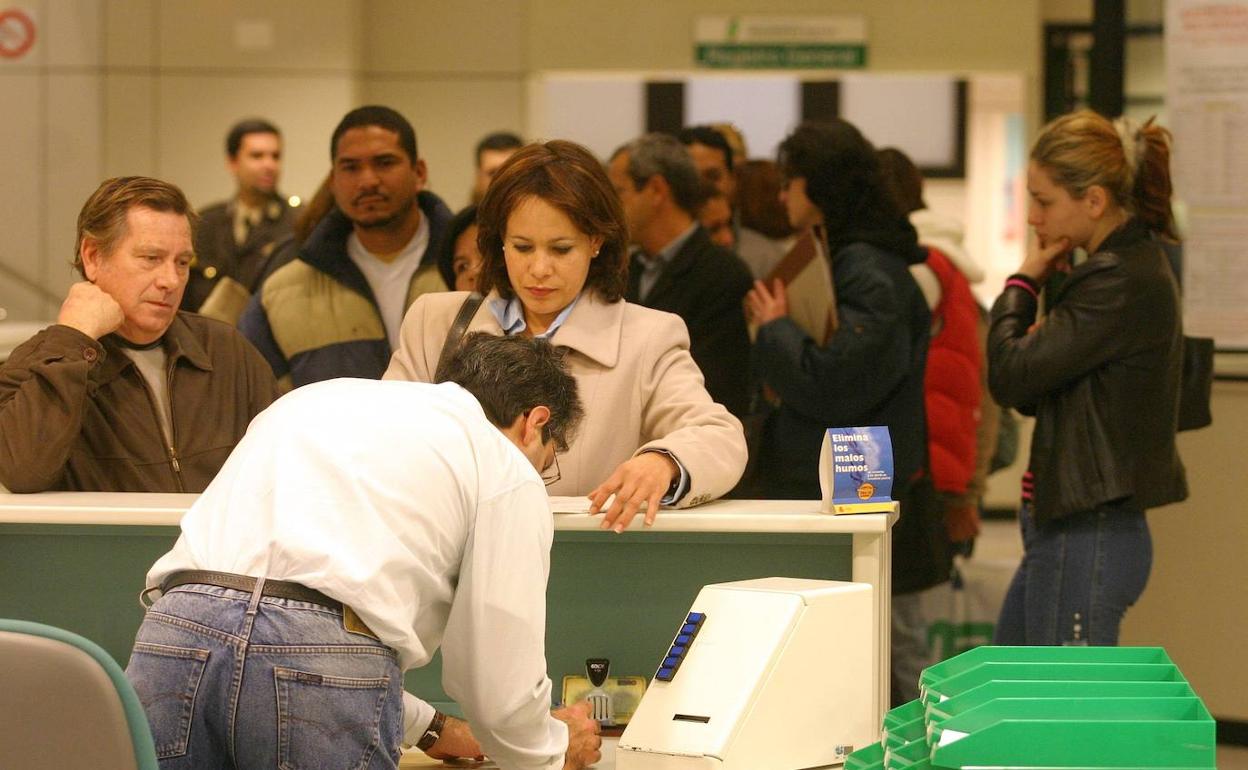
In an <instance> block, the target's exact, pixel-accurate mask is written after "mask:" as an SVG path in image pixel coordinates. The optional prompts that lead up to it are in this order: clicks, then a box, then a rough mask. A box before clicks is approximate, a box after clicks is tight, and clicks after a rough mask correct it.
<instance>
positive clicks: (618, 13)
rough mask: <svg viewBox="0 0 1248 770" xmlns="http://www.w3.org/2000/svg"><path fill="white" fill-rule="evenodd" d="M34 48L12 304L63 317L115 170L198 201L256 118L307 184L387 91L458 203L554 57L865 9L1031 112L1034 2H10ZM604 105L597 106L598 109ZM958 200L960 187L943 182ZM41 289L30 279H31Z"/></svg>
mask: <svg viewBox="0 0 1248 770" xmlns="http://www.w3.org/2000/svg"><path fill="white" fill-rule="evenodd" d="M9 5H15V6H18V7H21V8H25V9H28V10H29V11H30V12H31V13H32V15H33V16H34V17H35V19H36V21H37V22H38V25H39V32H38V35H39V38H38V42H37V43H36V45H35V48H34V49H33V50H32V51H31V52H30V54H28V55H27V56H26V57H24V58H23V59H21V60H18V61H9V60H0V104H3V105H4V107H5V109H4V113H5V118H4V120H2V121H0V168H3V169H4V176H3V179H4V182H3V184H0V233H3V234H4V235H3V237H0V308H4V310H5V312H7V314H8V315H9V317H10V318H15V319H39V318H45V319H46V318H51V317H54V316H55V313H56V309H57V307H58V306H59V300H60V297H61V296H62V295H63V293H64V291H65V289H66V288H67V286H68V285H69V283H71V282H72V280H73V274H72V273H71V271H70V270H69V269H68V268H67V267H66V264H67V262H68V261H69V259H70V257H71V256H72V249H73V239H74V238H73V236H74V220H75V218H76V216H77V212H78V209H79V207H80V206H81V204H82V202H83V201H84V200H85V199H86V197H87V195H88V194H89V193H90V192H91V190H92V189H94V187H95V186H96V185H97V184H98V183H99V181H101V180H102V179H103V178H105V177H107V176H112V175H118V174H153V175H157V176H161V177H164V178H167V179H169V180H170V181H173V182H175V183H177V184H179V185H180V186H182V187H183V189H184V190H185V191H186V192H187V195H188V196H189V197H190V199H191V201H192V203H194V204H196V205H204V204H207V203H210V202H212V201H214V200H217V199H220V198H222V197H225V196H226V195H228V194H229V193H230V192H231V180H230V178H229V176H228V175H227V174H226V172H225V170H224V167H223V163H224V157H223V156H224V151H223V148H222V143H223V139H224V134H225V132H226V130H227V129H228V127H229V125H230V124H231V123H233V122H234V121H235V120H237V119H239V118H241V117H244V116H248V115H261V116H264V117H268V118H270V119H271V120H273V121H274V122H276V123H277V124H278V125H279V126H281V127H282V128H283V131H284V133H285V138H286V168H285V174H284V181H283V184H282V187H283V189H284V191H285V192H287V193H289V194H297V195H301V196H305V197H306V196H307V195H308V194H310V193H311V192H312V191H314V190H315V189H316V186H317V185H318V184H319V182H320V180H321V178H322V177H323V175H324V174H325V173H326V171H327V170H328V142H329V135H330V133H331V132H332V130H333V126H334V124H335V123H336V122H337V120H338V118H340V117H341V115H342V114H343V113H344V112H346V110H348V109H349V108H351V107H353V106H356V105H358V104H362V103H367V102H383V103H388V104H391V105H393V106H395V107H397V108H398V109H399V110H401V111H402V112H404V114H406V115H407V116H408V117H409V118H410V119H411V120H412V122H413V124H414V125H415V126H416V129H417V134H418V137H419V142H420V151H421V154H422V155H423V156H424V157H425V158H426V160H427V162H428V164H429V168H430V183H431V186H432V188H433V189H434V190H435V191H436V192H438V193H440V194H441V195H442V196H443V197H444V198H446V200H447V202H448V203H449V204H450V205H451V206H452V207H458V206H460V205H462V204H463V203H465V202H466V200H467V197H468V190H469V186H470V179H471V174H472V166H473V157H472V150H473V147H474V146H475V144H476V142H477V140H478V139H479V138H480V137H481V136H482V135H483V134H485V133H487V132H489V131H493V130H498V129H509V130H513V131H522V130H523V129H524V127H525V126H526V125H527V115H526V109H527V108H526V83H527V80H528V78H529V76H530V75H531V74H532V73H535V72H538V71H543V70H552V69H579V70H585V69H597V70H601V69H627V70H634V71H635V70H663V69H673V68H679V69H688V68H690V67H692V65H693V44H692V30H693V23H694V19H695V18H696V17H697V16H698V15H701V14H722V13H745V12H755V13H757V12H764V13H859V14H862V15H864V16H865V17H866V19H867V23H868V36H869V67H870V69H872V70H875V71H933V70H937V71H943V72H948V71H951V70H954V71H963V72H972V71H1001V72H1017V73H1021V76H1022V83H1023V86H1022V90H1023V91H1024V92H1025V93H1024V94H1022V95H1021V96H1022V101H1023V103H1024V104H1025V105H1029V108H1028V109H1027V113H1028V115H1029V118H1030V119H1032V120H1033V121H1034V117H1035V114H1036V105H1037V103H1038V102H1037V99H1038V97H1037V95H1038V72H1039V68H1040V54H1039V50H1040V49H1039V46H1040V35H1039V29H1040V25H1041V16H1042V10H1041V5H1040V3H1039V1H1038V0H1012V1H1011V2H1009V3H1000V2H997V0H950V2H946V3H941V4H934V3H932V4H929V3H913V2H910V0H768V2H766V3H759V2H756V1H755V0H749V1H747V0H671V2H662V3H660V2H657V1H649V0H648V1H646V2H641V3H633V4H621V3H617V2H615V1H614V0H579V1H578V0H419V1H418V2H417V1H414V0H15V2H13V3H10V4H9ZM591 118H592V116H587V119H591ZM934 197H935V198H936V199H938V200H941V201H942V203H941V204H939V205H941V206H946V205H947V206H949V207H950V208H951V209H957V208H964V207H959V206H958V204H957V202H956V199H957V197H958V196H957V195H956V194H955V195H953V196H952V199H951V198H950V196H943V197H942V196H940V195H936V196H934ZM28 284H29V285H28Z"/></svg>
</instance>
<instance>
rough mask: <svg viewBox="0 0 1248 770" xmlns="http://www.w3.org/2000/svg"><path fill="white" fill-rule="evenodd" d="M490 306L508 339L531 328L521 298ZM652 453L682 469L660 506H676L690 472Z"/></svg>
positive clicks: (547, 334)
mask: <svg viewBox="0 0 1248 770" xmlns="http://www.w3.org/2000/svg"><path fill="white" fill-rule="evenodd" d="M692 232H693V231H692V230H690V233H692ZM682 243H683V241H682ZM673 253H675V252H673ZM584 293H585V292H584V291H582V292H581V294H584ZM581 294H577V295H576V298H575V299H573V300H572V301H571V302H569V303H568V306H567V307H565V308H564V309H563V310H560V311H559V315H557V316H555V320H554V321H552V322H551V324H550V327H549V328H548V329H546V331H544V332H542V333H541V334H536V335H534V337H535V338H536V339H541V340H549V339H550V338H551V337H553V336H554V334H555V332H557V331H559V327H560V326H563V322H564V321H566V320H567V319H568V315H569V314H570V313H571V312H572V308H574V307H576V303H577V302H580V301H581ZM489 305H490V312H491V313H493V314H494V318H495V319H497V321H498V325H499V326H501V327H502V329H503V334H506V335H507V336H508V337H510V336H512V335H513V334H519V333H520V332H522V331H524V330H525V329H527V328H529V325H528V322H527V321H525V320H524V305H522V304H521V303H520V298H519V297H512V298H511V299H503V298H502V297H495V298H493V299H491V300H490V303H489ZM652 451H656V452H662V453H663V454H665V455H667V456H668V457H670V458H672V460H673V461H674V462H675V463H676V467H677V468H679V469H680V479H679V480H678V481H677V483H676V489H675V490H674V491H673V492H672V493H671V494H670V495H667V496H665V497H664V498H663V499H662V500H660V501H659V504H660V505H674V504H675V503H676V501H677V500H679V499H680V498H682V497H684V496H685V494H686V493H687V492H688V491H689V472H688V471H686V470H685V465H684V463H682V462H681V461H680V460H678V459H676V455H674V454H672V453H671V452H668V451H667V450H664V449H656V450H652Z"/></svg>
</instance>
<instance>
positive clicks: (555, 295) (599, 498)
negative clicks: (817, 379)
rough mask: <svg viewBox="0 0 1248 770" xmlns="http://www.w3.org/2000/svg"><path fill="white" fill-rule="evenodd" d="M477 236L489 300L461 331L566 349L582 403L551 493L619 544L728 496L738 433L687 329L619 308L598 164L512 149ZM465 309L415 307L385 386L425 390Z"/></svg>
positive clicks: (617, 233) (667, 318)
mask: <svg viewBox="0 0 1248 770" xmlns="http://www.w3.org/2000/svg"><path fill="white" fill-rule="evenodd" d="M478 224H479V235H478V245H479V247H480V249H481V254H482V256H483V257H484V264H483V266H482V270H481V276H480V279H479V281H480V286H481V289H482V291H483V292H486V295H487V296H486V298H485V301H484V302H483V303H482V304H481V306H480V307H479V308H477V311H476V313H475V314H474V315H473V317H472V319H471V321H470V322H469V324H468V327H467V331H468V332H473V331H486V332H491V333H493V334H504V333H506V334H528V335H532V336H537V337H546V338H548V339H550V341H551V343H552V344H554V345H558V346H560V347H564V348H567V350H568V365H569V368H570V369H571V371H572V373H573V375H574V376H575V377H576V380H577V384H578V387H579V389H580V396H581V400H582V401H583V402H584V405H585V419H584V421H583V422H582V424H581V428H580V430H579V432H578V433H577V435H576V437H575V438H574V439H573V441H572V444H571V446H570V447H569V449H568V452H567V453H566V454H565V455H564V456H562V457H560V458H559V466H560V468H559V470H560V478H559V479H558V480H556V481H554V483H553V484H552V486H551V489H550V491H551V493H552V494H555V495H587V496H588V497H589V498H590V501H591V506H590V510H591V512H597V511H599V510H603V509H604V508H605V510H606V515H605V516H604V519H603V525H602V526H603V528H604V529H606V528H613V529H615V530H616V531H617V532H619V531H623V529H624V528H625V527H627V526H628V524H629V522H630V521H631V520H632V518H633V516H634V515H635V514H636V513H637V512H638V511H639V510H641V511H644V512H645V518H646V523H647V524H649V523H653V521H654V517H655V514H656V513H657V511H658V508H659V505H660V504H664V505H674V506H677V507H687V506H692V505H698V504H700V503H704V502H706V501H708V500H713V499H715V498H717V497H719V496H721V495H723V494H724V493H726V492H727V491H728V490H730V489H731V488H732V487H733V485H734V484H736V482H737V480H738V479H739V478H740V476H741V473H742V471H743V470H744V468H745V460H746V448H745V436H744V434H743V433H742V429H741V423H740V422H738V421H737V419H736V418H735V417H733V416H732V415H731V414H729V413H728V410H727V409H725V408H724V407H723V406H721V405H720V404H717V403H715V402H713V401H712V400H711V397H710V395H708V394H707V392H706V388H705V387H704V385H703V380H702V372H701V371H699V369H698V367H697V364H695V363H694V362H693V358H692V357H691V356H690V355H689V333H688V331H687V330H686V329H685V324H684V322H683V321H681V319H680V318H679V317H678V316H675V315H672V314H670V313H664V312H661V311H657V310H652V309H649V308H645V307H641V306H639V305H633V304H629V303H627V302H625V301H624V300H623V299H622V297H623V294H624V289H625V282H626V279H627V272H626V267H627V258H628V230H627V225H626V224H625V220H624V213H623V210H622V209H621V207H620V202H619V199H618V197H617V196H616V194H615V191H614V190H613V189H612V188H611V185H610V182H608V181H607V177H606V174H605V173H604V172H603V170H602V166H601V164H600V163H599V162H598V160H597V159H596V158H594V157H593V155H591V154H590V153H589V151H588V150H586V149H585V148H583V147H581V146H580V145H577V144H574V143H572V142H566V141H552V142H547V143H546V144H532V145H529V146H527V147H525V148H523V149H521V150H520V151H519V152H517V153H516V154H515V155H513V156H512V157H511V159H510V160H508V162H507V163H506V165H504V166H503V167H502V168H501V169H500V170H499V173H498V176H497V177H496V178H495V179H494V181H493V182H492V183H491V184H490V187H489V190H488V192H487V193H486V197H485V199H484V200H483V201H482V203H481V208H480V211H479V213H478ZM468 297H469V294H468V293H467V292H448V293H442V294H426V295H424V296H422V297H420V298H419V299H417V300H416V302H415V303H414V304H413V305H412V307H411V308H410V309H409V310H408V313H407V316H406V317H405V318H404V320H403V328H402V332H401V334H400V338H401V339H400V344H399V349H398V350H397V351H395V354H394V357H393V358H392V359H391V361H390V368H389V369H388V370H387V371H386V374H385V378H386V379H398V380H415V381H420V382H432V381H433V380H434V376H435V374H436V371H435V370H436V368H437V362H438V359H439V356H440V355H441V353H442V348H443V346H444V344H445V343H446V341H447V334H448V332H449V331H450V329H451V326H452V324H453V322H454V318H455V316H456V314H457V313H458V312H459V310H460V308H461V307H462V306H463V305H464V303H465V301H466V300H467V299H468ZM741 366H742V372H741V376H743V377H744V376H746V373H747V367H748V362H746V361H742V362H741ZM612 495H614V500H613V501H612V503H611V505H610V506H606V502H607V500H608V499H609V498H610V497H611V496H612Z"/></svg>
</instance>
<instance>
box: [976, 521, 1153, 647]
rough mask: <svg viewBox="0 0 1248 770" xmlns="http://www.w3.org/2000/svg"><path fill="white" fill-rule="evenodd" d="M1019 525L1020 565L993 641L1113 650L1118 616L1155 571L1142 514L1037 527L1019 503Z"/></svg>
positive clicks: (1055, 522)
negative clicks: (1020, 538) (1073, 645)
mask: <svg viewBox="0 0 1248 770" xmlns="http://www.w3.org/2000/svg"><path fill="white" fill-rule="evenodd" d="M1019 521H1020V525H1021V527H1022V531H1023V561H1022V563H1021V564H1020V565H1019V567H1018V572H1017V573H1015V575H1014V579H1013V581H1012V582H1011V583H1010V588H1009V591H1007V592H1006V595H1005V603H1004V604H1003V605H1002V607H1001V617H1000V619H999V620H998V621H997V630H996V635H995V638H994V639H993V642H994V643H995V644H1010V645H1054V644H1094V645H1114V644H1117V643H1118V629H1119V626H1120V624H1121V623H1122V616H1123V615H1124V614H1125V613H1126V611H1127V608H1128V607H1130V606H1131V605H1132V604H1134V603H1135V601H1136V600H1137V599H1139V598H1140V594H1142V593H1143V592H1144V585H1145V584H1146V583H1147V582H1148V573H1149V572H1150V571H1151V569H1152V566H1153V541H1152V538H1151V536H1150V535H1149V532H1148V522H1147V520H1146V519H1145V518H1144V512H1143V511H1138V510H1129V509H1123V508H1104V509H1099V510H1095V511H1088V512H1084V513H1077V514H1074V515H1072V516H1067V517H1065V518H1062V519H1058V520H1057V521H1052V522H1049V523H1047V524H1045V525H1043V526H1037V525H1036V523H1035V520H1034V518H1033V516H1032V510H1031V506H1030V505H1028V504H1024V505H1023V508H1022V510H1021V511H1020V512H1019Z"/></svg>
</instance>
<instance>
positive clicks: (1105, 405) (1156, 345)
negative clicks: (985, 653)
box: [988, 220, 1187, 523]
mask: <svg viewBox="0 0 1248 770" xmlns="http://www.w3.org/2000/svg"><path fill="white" fill-rule="evenodd" d="M1050 305H1051V309H1050V310H1049V312H1048V313H1047V314H1046V316H1045V318H1044V322H1043V323H1042V324H1041V325H1040V326H1039V327H1038V328H1037V329H1036V330H1035V331H1033V332H1032V333H1030V334H1028V332H1027V330H1028V328H1029V327H1030V326H1031V325H1032V324H1033V323H1035V320H1036V306H1037V301H1036V298H1035V297H1034V296H1033V295H1032V294H1031V293H1030V292H1028V291H1027V290H1025V289H1022V288H1020V287H1017V286H1010V287H1007V288H1006V290H1005V291H1004V292H1003V293H1002V294H1001V296H1000V297H999V298H998V299H997V301H996V303H995V304H994V305H993V308H992V327H991V329H990V330H989V333H988V365H989V373H988V376H989V387H990V389H991V390H992V395H993V397H994V398H995V399H996V400H997V401H998V402H999V403H1001V404H1003V405H1006V406H1013V407H1017V408H1019V409H1020V410H1022V411H1026V412H1034V414H1035V416H1036V427H1035V432H1034V434H1033V435H1032V441H1031V460H1030V463H1029V470H1030V471H1031V472H1032V473H1033V474H1034V476H1035V493H1034V499H1033V510H1034V515H1035V517H1036V521H1037V522H1038V523H1044V522H1047V521H1051V520H1053V519H1058V518H1061V517H1064V516H1069V515H1071V514H1074V513H1078V512H1081V511H1090V510H1093V509H1095V508H1097V507H1100V506H1104V505H1109V504H1117V505H1125V506H1129V507H1131V508H1134V509H1137V510H1143V509H1147V508H1153V507H1155V506H1159V505H1165V504H1166V503H1173V502H1176V501H1179V500H1182V499H1184V498H1185V497H1187V480H1186V475H1185V473H1184V470H1183V464H1182V462H1181V461H1180V460H1179V454H1178V450H1177V448H1176V446H1175V440H1174V436H1175V429H1176V427H1177V420H1178V418H1177V414H1178V398H1179V381H1180V377H1181V374H1182V351H1183V330H1182V320H1181V317H1180V304H1179V292H1178V285H1177V283H1176V281H1175V278H1174V273H1173V271H1172V270H1171V268H1170V265H1169V264H1168V262H1167V261H1166V255H1165V253H1164V252H1163V250H1162V248H1161V245H1160V244H1159V243H1158V242H1157V241H1156V240H1155V239H1153V238H1152V236H1151V235H1150V233H1149V232H1148V230H1147V229H1146V228H1145V227H1144V226H1143V225H1142V224H1140V223H1139V222H1137V221H1135V220H1131V221H1129V222H1127V224H1125V225H1123V226H1122V227H1120V228H1119V229H1117V230H1116V231H1114V232H1113V233H1111V234H1110V235H1109V237H1108V238H1106V239H1105V242H1104V243H1102V244H1101V247H1100V250H1099V251H1097V252H1096V253H1095V254H1093V255H1091V256H1090V257H1089V258H1088V259H1087V261H1085V262H1084V263H1083V264H1081V265H1079V266H1078V267H1076V268H1075V269H1074V270H1072V271H1071V273H1070V275H1069V276H1068V277H1067V279H1066V281H1065V283H1064V284H1063V285H1062V287H1061V288H1060V289H1059V290H1058V291H1057V292H1056V294H1055V296H1054V297H1053V298H1052V301H1051V302H1050Z"/></svg>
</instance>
